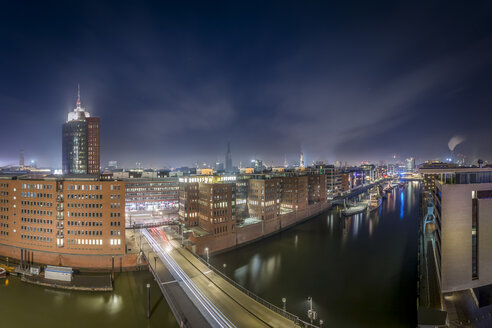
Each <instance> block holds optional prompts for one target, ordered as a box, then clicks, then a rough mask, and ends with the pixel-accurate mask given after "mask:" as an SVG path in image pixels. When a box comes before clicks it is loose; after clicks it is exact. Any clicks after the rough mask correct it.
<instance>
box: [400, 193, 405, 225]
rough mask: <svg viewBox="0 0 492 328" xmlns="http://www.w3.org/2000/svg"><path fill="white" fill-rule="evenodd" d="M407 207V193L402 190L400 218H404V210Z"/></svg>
mask: <svg viewBox="0 0 492 328" xmlns="http://www.w3.org/2000/svg"><path fill="white" fill-rule="evenodd" d="M404 208H405V194H404V193H402V192H400V219H402V220H403V211H404Z"/></svg>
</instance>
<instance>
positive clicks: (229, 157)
mask: <svg viewBox="0 0 492 328" xmlns="http://www.w3.org/2000/svg"><path fill="white" fill-rule="evenodd" d="M225 171H226V172H232V155H231V143H230V142H228V143H227V152H226V155H225Z"/></svg>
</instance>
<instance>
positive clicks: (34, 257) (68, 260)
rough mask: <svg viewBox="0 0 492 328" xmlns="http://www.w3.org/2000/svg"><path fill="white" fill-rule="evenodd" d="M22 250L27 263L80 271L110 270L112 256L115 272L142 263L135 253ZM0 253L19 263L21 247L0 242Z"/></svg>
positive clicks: (129, 268) (131, 268)
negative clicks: (72, 252) (108, 253)
mask: <svg viewBox="0 0 492 328" xmlns="http://www.w3.org/2000/svg"><path fill="white" fill-rule="evenodd" d="M24 251H25V252H26V253H27V254H28V258H25V259H24V261H29V263H32V264H34V265H40V266H43V265H56V266H67V267H72V268H74V269H79V270H82V271H111V270H112V268H113V258H114V270H115V271H117V272H118V271H128V270H135V269H136V268H137V267H139V266H141V265H142V264H143V263H141V264H138V262H137V256H138V255H137V254H126V255H114V256H113V255H78V254H63V253H51V252H44V251H39V250H26V249H24ZM26 253H25V254H26ZM0 254H1V255H2V256H3V257H5V258H8V259H9V261H12V262H16V263H19V262H20V260H21V249H20V248H18V247H13V246H9V245H3V244H0Z"/></svg>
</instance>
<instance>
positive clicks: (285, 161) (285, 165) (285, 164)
mask: <svg viewBox="0 0 492 328" xmlns="http://www.w3.org/2000/svg"><path fill="white" fill-rule="evenodd" d="M287 166H289V164H287V155H284V167H287Z"/></svg>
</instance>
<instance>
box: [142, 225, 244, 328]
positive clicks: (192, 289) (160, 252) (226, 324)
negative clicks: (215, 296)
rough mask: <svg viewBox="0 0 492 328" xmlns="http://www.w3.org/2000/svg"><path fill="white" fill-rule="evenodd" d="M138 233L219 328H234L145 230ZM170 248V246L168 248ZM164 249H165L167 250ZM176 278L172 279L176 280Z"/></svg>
mask: <svg viewBox="0 0 492 328" xmlns="http://www.w3.org/2000/svg"><path fill="white" fill-rule="evenodd" d="M140 232H141V233H142V234H143V235H144V236H145V238H147V241H148V242H149V244H150V245H151V246H152V248H153V249H154V251H155V252H156V253H157V254H158V255H159V258H160V259H161V261H163V262H165V263H166V264H167V265H168V267H171V268H172V269H173V270H174V272H175V273H176V274H177V275H178V277H179V278H180V279H181V281H183V283H184V284H185V285H186V287H188V289H189V291H190V292H191V293H192V294H193V295H194V296H195V298H196V299H197V301H198V302H200V304H202V306H203V307H204V308H205V310H206V311H207V312H208V313H209V314H210V316H211V317H212V318H213V319H214V320H215V321H216V322H217V324H218V325H219V326H220V327H224V328H225V327H230V328H233V327H236V326H235V325H234V324H233V323H232V322H231V321H230V320H229V319H228V318H227V317H226V316H225V315H224V314H223V313H222V312H221V311H220V310H219V309H218V308H217V307H216V306H215V305H214V304H213V303H212V302H210V301H209V300H208V298H207V297H206V296H205V295H203V293H202V292H201V291H200V289H199V288H198V287H197V286H196V285H195V283H194V282H193V281H192V280H191V279H190V278H189V277H188V275H187V274H186V273H185V272H184V271H183V270H182V269H181V267H180V266H179V265H178V264H177V263H176V262H175V261H174V259H173V258H172V257H171V256H170V255H169V254H168V252H167V251H166V250H164V249H163V248H162V246H161V245H160V244H159V243H158V242H157V241H156V240H155V239H154V238H153V237H152V236H151V235H150V233H149V231H148V230H147V229H142V230H140ZM168 247H170V246H168ZM168 247H166V249H167V248H168ZM178 277H174V278H175V279H176V280H178Z"/></svg>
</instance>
